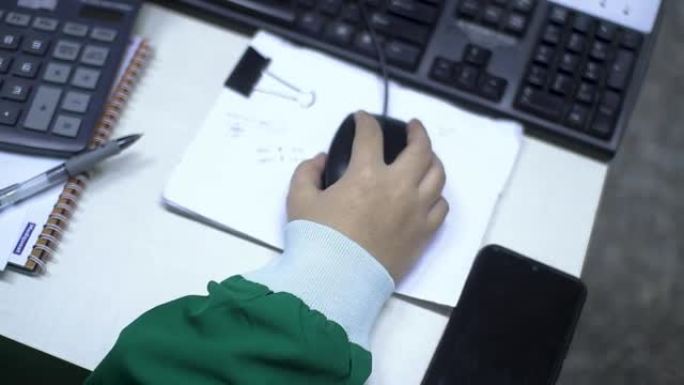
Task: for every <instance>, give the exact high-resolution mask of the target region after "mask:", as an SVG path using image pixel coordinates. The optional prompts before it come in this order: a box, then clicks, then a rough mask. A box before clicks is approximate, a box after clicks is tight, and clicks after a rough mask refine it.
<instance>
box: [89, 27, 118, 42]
mask: <svg viewBox="0 0 684 385" xmlns="http://www.w3.org/2000/svg"><path fill="white" fill-rule="evenodd" d="M116 35H117V32H116V31H115V30H113V29H109V28H99V27H95V28H93V31H92V32H90V37H91V38H93V39H95V40H100V41H106V42H112V41H114V39H116Z"/></svg>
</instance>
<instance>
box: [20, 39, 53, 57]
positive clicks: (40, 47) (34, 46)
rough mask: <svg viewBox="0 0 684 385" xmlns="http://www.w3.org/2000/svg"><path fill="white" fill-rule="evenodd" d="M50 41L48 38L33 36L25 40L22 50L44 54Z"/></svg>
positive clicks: (33, 53)
mask: <svg viewBox="0 0 684 385" xmlns="http://www.w3.org/2000/svg"><path fill="white" fill-rule="evenodd" d="M49 45H50V42H49V41H48V40H46V39H41V38H31V39H26V40H24V44H23V45H22V50H23V51H24V52H26V53H30V54H32V55H37V56H43V55H45V52H46V51H47V49H48V46H49Z"/></svg>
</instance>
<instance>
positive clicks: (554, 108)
mask: <svg viewBox="0 0 684 385" xmlns="http://www.w3.org/2000/svg"><path fill="white" fill-rule="evenodd" d="M563 105H564V103H563V99H562V98H561V97H558V96H554V95H551V94H547V93H546V92H544V91H538V90H535V89H534V88H531V87H525V89H524V90H523V92H522V94H521V95H520V99H519V100H518V106H519V108H521V109H523V110H525V111H527V112H530V113H532V114H537V115H540V116H542V117H545V118H547V119H549V120H553V121H557V120H558V119H560V117H561V114H562V112H563Z"/></svg>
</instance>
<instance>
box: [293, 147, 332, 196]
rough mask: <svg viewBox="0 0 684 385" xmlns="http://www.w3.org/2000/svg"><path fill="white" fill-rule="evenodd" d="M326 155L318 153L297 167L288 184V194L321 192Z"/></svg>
mask: <svg viewBox="0 0 684 385" xmlns="http://www.w3.org/2000/svg"><path fill="white" fill-rule="evenodd" d="M325 161H326V155H325V154H324V153H320V154H318V155H316V156H315V157H313V158H311V159H308V160H305V161H303V162H302V163H300V164H299V166H297V168H296V169H295V171H294V174H293V175H292V181H291V182H290V193H291V194H292V193H299V194H310V193H315V192H319V191H321V178H322V175H323V169H324V168H325Z"/></svg>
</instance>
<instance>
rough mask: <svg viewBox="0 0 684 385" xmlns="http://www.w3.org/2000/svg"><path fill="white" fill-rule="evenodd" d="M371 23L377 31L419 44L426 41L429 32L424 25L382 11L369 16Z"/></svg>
mask: <svg viewBox="0 0 684 385" xmlns="http://www.w3.org/2000/svg"><path fill="white" fill-rule="evenodd" d="M371 25H372V26H373V27H374V28H375V29H376V30H377V31H380V32H382V33H385V34H388V35H391V36H395V37H398V38H400V39H405V40H408V41H410V42H413V43H416V44H420V45H423V44H425V43H426V42H427V40H428V37H429V33H430V30H429V28H427V27H426V26H423V25H420V24H416V23H414V22H410V21H405V20H402V19H401V18H399V17H396V16H392V15H385V14H382V13H374V14H373V15H372V16H371Z"/></svg>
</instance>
